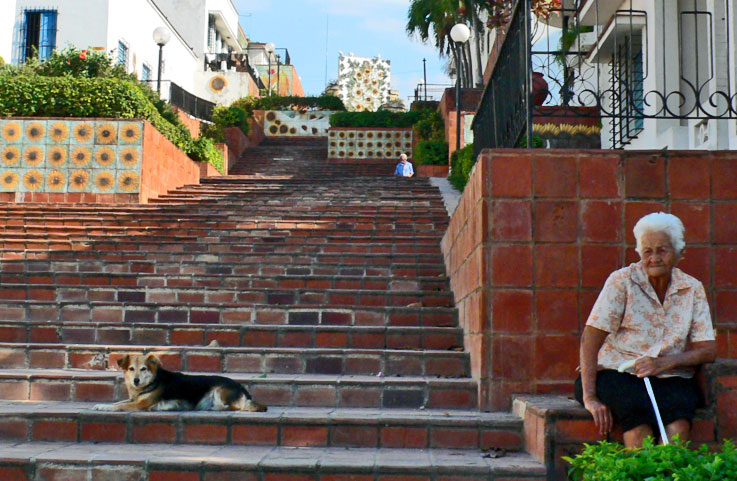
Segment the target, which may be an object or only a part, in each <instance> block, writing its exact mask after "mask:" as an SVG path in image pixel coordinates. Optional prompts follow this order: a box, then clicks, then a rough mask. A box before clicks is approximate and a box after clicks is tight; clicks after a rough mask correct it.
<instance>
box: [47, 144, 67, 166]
mask: <svg viewBox="0 0 737 481" xmlns="http://www.w3.org/2000/svg"><path fill="white" fill-rule="evenodd" d="M69 155H70V150H69V145H64V144H62V145H58V144H49V145H46V168H48V169H66V168H68V166H69V165H70V161H69Z"/></svg>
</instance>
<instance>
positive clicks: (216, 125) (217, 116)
mask: <svg viewBox="0 0 737 481" xmlns="http://www.w3.org/2000/svg"><path fill="white" fill-rule="evenodd" d="M227 127H238V128H239V129H241V131H242V132H243V133H244V134H245V135H248V115H246V112H245V111H244V110H243V109H241V108H239V107H233V106H230V107H223V106H217V107H215V108H214V109H213V111H212V124H205V125H203V127H202V135H203V136H205V137H208V138H210V139H212V140H214V141H215V142H225V132H224V129H225V128H227Z"/></svg>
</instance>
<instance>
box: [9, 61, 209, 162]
mask: <svg viewBox="0 0 737 481" xmlns="http://www.w3.org/2000/svg"><path fill="white" fill-rule="evenodd" d="M5 116H18V117H107V118H122V119H132V118H140V119H145V120H147V121H149V122H150V123H151V125H153V126H154V127H155V128H156V130H158V131H159V132H161V134H162V135H163V136H164V137H166V138H167V139H169V140H170V141H171V142H172V143H173V144H174V145H176V146H177V147H179V148H180V149H181V150H182V151H183V152H184V153H186V154H187V155H190V156H191V157H193V158H196V159H197V160H207V161H208V162H210V163H212V164H213V165H216V164H218V163H219V164H220V166H221V167H220V170H221V171H222V163H223V159H222V157H223V156H222V154H221V153H220V152H219V151H218V150H217V149H215V148H214V146H212V148H209V144H212V141H210V140H209V139H205V140H204V141H200V140H199V139H192V136H191V135H190V133H189V130H187V128H186V127H185V126H184V124H183V123H182V121H181V120H180V119H179V116H178V115H177V113H176V112H175V111H174V109H173V108H172V107H171V106H170V105H169V104H167V103H166V102H165V101H163V100H161V99H160V98H159V96H158V94H157V93H156V92H154V90H153V89H151V88H150V87H149V86H148V85H146V84H143V83H140V82H138V81H137V80H136V78H135V77H134V76H133V75H129V74H127V73H126V72H125V70H124V69H123V68H122V67H120V66H118V65H114V64H113V63H112V61H111V59H110V58H109V57H108V56H107V55H105V54H104V53H101V52H94V51H84V50H77V49H75V48H68V49H65V50H61V51H54V52H52V54H51V56H50V57H49V58H48V59H46V60H44V61H43V62H39V61H38V59H37V58H30V59H28V61H27V62H26V63H25V64H23V65H21V66H12V65H4V66H2V67H0V117H5ZM208 143H209V144H208ZM216 167H217V166H216Z"/></svg>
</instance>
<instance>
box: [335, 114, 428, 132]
mask: <svg viewBox="0 0 737 481" xmlns="http://www.w3.org/2000/svg"><path fill="white" fill-rule="evenodd" d="M422 118H423V112H422V111H417V112H389V111H386V110H379V111H377V112H338V113H336V114H333V115H331V116H330V126H331V127H373V128H409V127H412V126H413V125H414V124H415V123H416V122H417V121H419V120H420V119H422Z"/></svg>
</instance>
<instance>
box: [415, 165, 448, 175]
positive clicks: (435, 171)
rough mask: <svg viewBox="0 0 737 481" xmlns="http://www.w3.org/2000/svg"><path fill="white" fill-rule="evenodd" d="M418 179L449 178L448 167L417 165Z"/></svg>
mask: <svg viewBox="0 0 737 481" xmlns="http://www.w3.org/2000/svg"><path fill="white" fill-rule="evenodd" d="M415 172H417V177H443V178H445V177H448V166H447V165H415Z"/></svg>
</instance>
